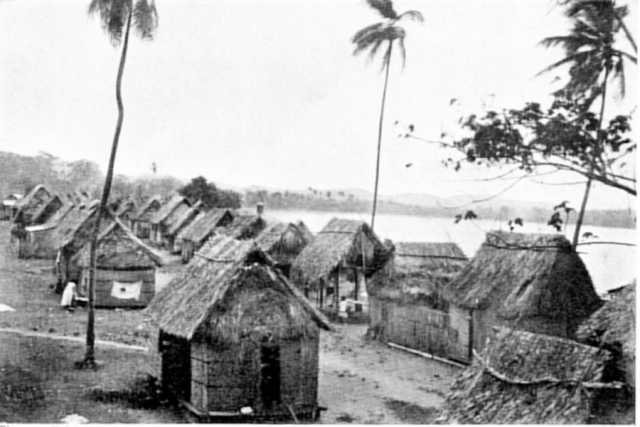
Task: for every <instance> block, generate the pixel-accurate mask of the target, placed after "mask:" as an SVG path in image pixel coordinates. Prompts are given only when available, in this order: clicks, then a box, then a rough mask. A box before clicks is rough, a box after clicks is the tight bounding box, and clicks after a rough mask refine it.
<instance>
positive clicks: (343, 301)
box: [338, 297, 349, 322]
mask: <svg viewBox="0 0 640 427" xmlns="http://www.w3.org/2000/svg"><path fill="white" fill-rule="evenodd" d="M348 309H349V303H348V302H347V298H346V297H342V298H340V303H339V304H338V318H339V319H340V322H344V321H345V320H347V319H348V318H349V313H348V311H347V310H348Z"/></svg>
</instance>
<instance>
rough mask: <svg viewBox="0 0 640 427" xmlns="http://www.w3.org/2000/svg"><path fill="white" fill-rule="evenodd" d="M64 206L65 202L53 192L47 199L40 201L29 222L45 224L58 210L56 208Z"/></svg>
mask: <svg viewBox="0 0 640 427" xmlns="http://www.w3.org/2000/svg"><path fill="white" fill-rule="evenodd" d="M64 206H65V203H64V202H63V201H62V199H61V198H60V196H58V195H57V194H54V195H53V196H51V198H49V200H47V201H46V202H44V203H42V204H41V205H40V206H39V207H38V209H36V210H35V211H34V212H33V215H32V216H31V222H32V223H33V224H45V223H46V222H47V221H49V220H50V219H51V218H53V217H54V216H55V214H56V212H58V210H60V209H62V208H63V207H64Z"/></svg>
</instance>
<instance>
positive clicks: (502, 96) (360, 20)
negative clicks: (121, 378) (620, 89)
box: [0, 0, 637, 208]
mask: <svg viewBox="0 0 640 427" xmlns="http://www.w3.org/2000/svg"><path fill="white" fill-rule="evenodd" d="M394 3H395V5H396V9H397V10H400V11H402V10H405V9H418V10H420V11H421V12H422V13H423V14H424V16H425V20H426V22H425V23H424V25H417V24H414V23H407V24H406V29H407V32H408V37H407V40H406V46H407V66H406V68H405V69H404V70H401V67H400V65H399V63H400V61H396V65H395V66H394V67H393V68H392V72H391V77H390V86H389V94H388V104H387V112H386V122H385V125H386V130H385V134H384V139H383V158H382V174H381V192H382V193H383V194H394V193H407V192H416V193H431V194H436V195H439V196H453V195H457V194H462V193H480V194H490V193H493V192H496V191H498V190H500V189H502V188H504V187H506V186H507V185H509V184H510V181H499V182H491V183H487V182H483V183H477V182H469V178H473V177H480V176H484V177H486V176H493V175H496V174H497V173H499V171H493V170H486V169H483V170H480V171H474V172H464V173H455V172H452V171H448V170H446V169H444V168H443V167H442V166H441V165H440V160H441V159H442V158H443V157H446V153H443V152H441V151H440V149H438V148H436V147H434V146H430V145H426V144H419V143H411V142H407V141H405V140H400V139H398V138H396V134H397V131H396V130H394V127H393V123H394V121H395V120H400V121H402V122H404V123H414V124H415V126H416V128H417V133H419V134H420V135H423V136H426V137H432V138H437V137H438V135H439V133H440V132H441V130H443V129H445V130H449V129H451V123H453V122H454V118H455V117H457V116H456V115H457V114H458V113H460V111H455V110H452V108H451V107H449V100H450V99H451V98H454V97H456V98H458V99H460V100H461V103H462V105H463V107H462V108H463V109H468V110H473V109H477V108H478V106H480V105H481V103H482V102H483V101H491V100H492V102H493V105H494V107H496V108H500V107H503V106H505V107H517V106H521V105H522V104H523V103H524V102H525V101H527V100H538V101H544V100H545V99H546V97H547V94H548V93H549V92H550V91H551V85H550V82H551V80H552V79H553V77H554V74H550V75H548V76H545V77H538V78H536V77H534V75H535V73H536V72H537V71H539V70H540V69H542V68H543V67H544V66H545V65H547V64H549V63H551V62H552V61H555V60H558V59H559V58H560V57H561V55H562V52H561V51H560V50H546V49H544V48H542V47H539V46H538V45H537V42H538V41H539V40H540V39H541V38H543V37H545V36H548V35H555V34H562V33H563V32H565V31H566V28H567V26H568V25H567V22H566V20H565V19H564V17H563V16H562V13H561V10H560V9H559V8H557V7H554V1H553V0H527V1H525V0H522V1H513V0H484V1H477V0H457V1H450V0H438V1H432V0H422V1H409V0H397V1H395V2H394ZM87 4H88V1H79V0H76V1H69V0H67V1H64V0H55V1H53V0H50V1H44V0H28V1H7V0H5V1H2V2H0V70H2V71H0V76H1V80H0V150H10V151H16V152H20V153H27V154H30V153H35V152H37V151H38V150H44V151H47V152H50V153H52V154H54V155H56V156H60V157H62V158H65V159H69V160H71V159H79V158H87V159H90V160H93V161H96V162H98V163H99V164H100V165H101V166H102V167H104V166H105V165H106V161H107V156H108V149H109V145H110V143H111V138H112V132H113V127H114V123H115V118H116V106H115V99H114V81H115V73H116V67H117V60H118V55H119V51H118V49H115V48H113V47H112V46H111V45H110V44H109V42H108V40H107V37H106V36H105V34H104V33H103V32H102V30H101V28H100V25H99V23H98V22H97V21H96V20H95V19H93V18H89V17H88V16H87V14H86V9H87ZM157 8H158V12H159V14H160V27H159V30H158V33H157V36H156V39H155V40H154V41H153V42H151V43H149V42H141V41H140V40H139V39H133V40H132V43H131V46H130V52H129V58H128V62H127V65H126V72H125V77H124V102H125V114H126V115H125V122H124V128H123V132H122V138H121V142H120V151H119V154H118V159H117V164H116V168H117V173H125V174H130V175H137V174H146V173H149V172H150V168H151V163H152V162H156V163H157V164H158V167H159V171H160V173H163V174H172V175H175V176H178V177H180V178H185V179H186V178H190V177H192V176H195V175H196V174H202V175H205V176H207V177H208V178H210V179H212V180H213V181H215V182H218V183H226V184H232V185H237V186H245V185H263V186H268V187H281V188H293V189H304V188H307V187H308V186H312V187H315V188H351V187H354V188H362V189H366V190H371V187H372V185H373V170H374V164H375V144H376V132H377V117H378V110H379V102H380V95H381V88H382V77H383V76H382V74H381V73H380V72H379V69H380V66H379V62H375V63H372V64H367V61H366V59H365V58H364V57H358V58H354V57H353V56H352V55H351V52H352V45H351V43H350V37H351V36H352V34H353V33H354V32H355V31H356V30H357V29H359V28H361V27H363V26H364V25H367V24H369V23H372V22H375V21H376V20H378V19H379V18H378V16H377V15H376V13H374V11H372V10H370V9H369V8H368V7H367V5H366V4H365V1H364V0H305V1H300V0H269V1H266V0H261V1H256V0H222V1H207V0H199V1H195V0H157ZM633 18H634V19H635V8H634V16H633ZM634 23H635V21H634ZM633 28H636V25H633ZM396 59H397V58H396ZM628 74H629V76H628V80H629V94H630V95H629V98H630V99H627V100H626V101H625V102H624V103H623V104H619V105H617V106H615V109H617V110H618V111H620V112H628V111H629V110H630V109H631V107H632V106H633V105H635V104H636V96H635V95H636V90H637V84H636V81H635V75H637V69H634V68H630V69H629V73H628ZM492 94H493V95H492ZM612 111H614V110H613V109H612ZM408 162H412V163H413V164H414V165H413V167H411V168H406V167H405V164H406V163H408ZM577 179H579V177H576V176H568V177H567V176H565V177H562V176H559V177H558V178H553V179H551V178H549V179H548V181H551V182H553V181H567V180H570V181H575V180H577ZM581 192H582V186H551V187H550V186H544V185H540V184H536V183H531V182H521V183H519V184H518V185H516V186H515V187H514V188H513V189H512V190H510V191H509V192H508V193H506V194H505V197H508V198H513V199H522V200H549V199H552V200H553V202H555V201H557V200H561V199H568V200H570V201H572V202H573V204H574V206H575V205H577V204H578V202H579V199H580V195H581ZM629 204H635V201H633V200H632V199H630V198H628V197H627V196H626V195H625V194H624V193H621V192H619V191H615V190H605V189H602V188H600V187H598V186H596V190H595V192H594V199H593V201H592V204H591V206H592V207H596V205H599V206H598V207H623V208H626V207H628V206H629Z"/></svg>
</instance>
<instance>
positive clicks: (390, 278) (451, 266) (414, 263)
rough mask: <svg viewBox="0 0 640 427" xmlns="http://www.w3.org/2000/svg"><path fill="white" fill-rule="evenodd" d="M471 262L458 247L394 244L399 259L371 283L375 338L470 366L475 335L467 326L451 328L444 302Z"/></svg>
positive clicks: (370, 306)
mask: <svg viewBox="0 0 640 427" xmlns="http://www.w3.org/2000/svg"><path fill="white" fill-rule="evenodd" d="M467 262H468V259H467V257H466V256H465V254H464V252H462V250H461V249H460V247H458V245H456V244H455V243H452V242H442V243H433V242H396V243H394V253H393V257H392V258H391V259H390V260H389V261H388V262H387V264H386V265H385V267H384V268H383V269H381V270H380V271H378V272H377V273H376V274H374V275H373V276H372V277H371V279H370V280H369V281H368V282H367V293H368V294H369V319H370V320H369V324H370V328H369V335H370V336H372V337H375V338H377V339H379V340H381V341H384V342H393V343H395V344H400V345H403V346H405V347H409V348H413V349H416V350H420V351H423V352H427V353H430V354H434V355H437V356H440V357H446V358H449V359H454V360H458V361H463V362H469V361H470V360H471V347H470V335H469V334H470V332H471V331H469V330H468V327H467V328H465V325H464V324H459V325H452V324H451V322H450V317H449V314H448V304H447V302H446V301H445V300H444V299H443V298H442V289H443V288H444V286H445V285H447V284H448V283H449V282H450V281H451V280H452V279H453V278H454V277H455V276H456V275H457V274H458V273H459V272H460V270H462V268H463V267H464V266H465V265H466V264H467ZM467 325H468V322H467Z"/></svg>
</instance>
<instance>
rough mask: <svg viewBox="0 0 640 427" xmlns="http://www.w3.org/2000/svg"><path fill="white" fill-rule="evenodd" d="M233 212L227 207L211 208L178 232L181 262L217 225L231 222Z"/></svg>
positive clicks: (187, 259) (191, 256)
mask: <svg viewBox="0 0 640 427" xmlns="http://www.w3.org/2000/svg"><path fill="white" fill-rule="evenodd" d="M234 216H235V214H234V213H233V211H231V210H229V209H211V210H209V211H207V212H200V213H199V214H198V216H197V217H196V218H195V219H194V220H193V221H192V222H191V224H189V225H187V226H186V227H185V228H183V229H182V231H180V232H179V233H178V237H177V240H178V242H179V244H180V248H181V254H182V262H183V263H187V262H189V261H190V260H191V258H193V255H194V254H195V252H196V251H197V250H199V249H200V248H201V247H202V245H203V244H204V242H206V241H207V239H208V238H209V237H211V235H213V233H214V231H215V229H216V228H217V227H226V226H228V225H229V224H231V223H232V222H233V218H234Z"/></svg>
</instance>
